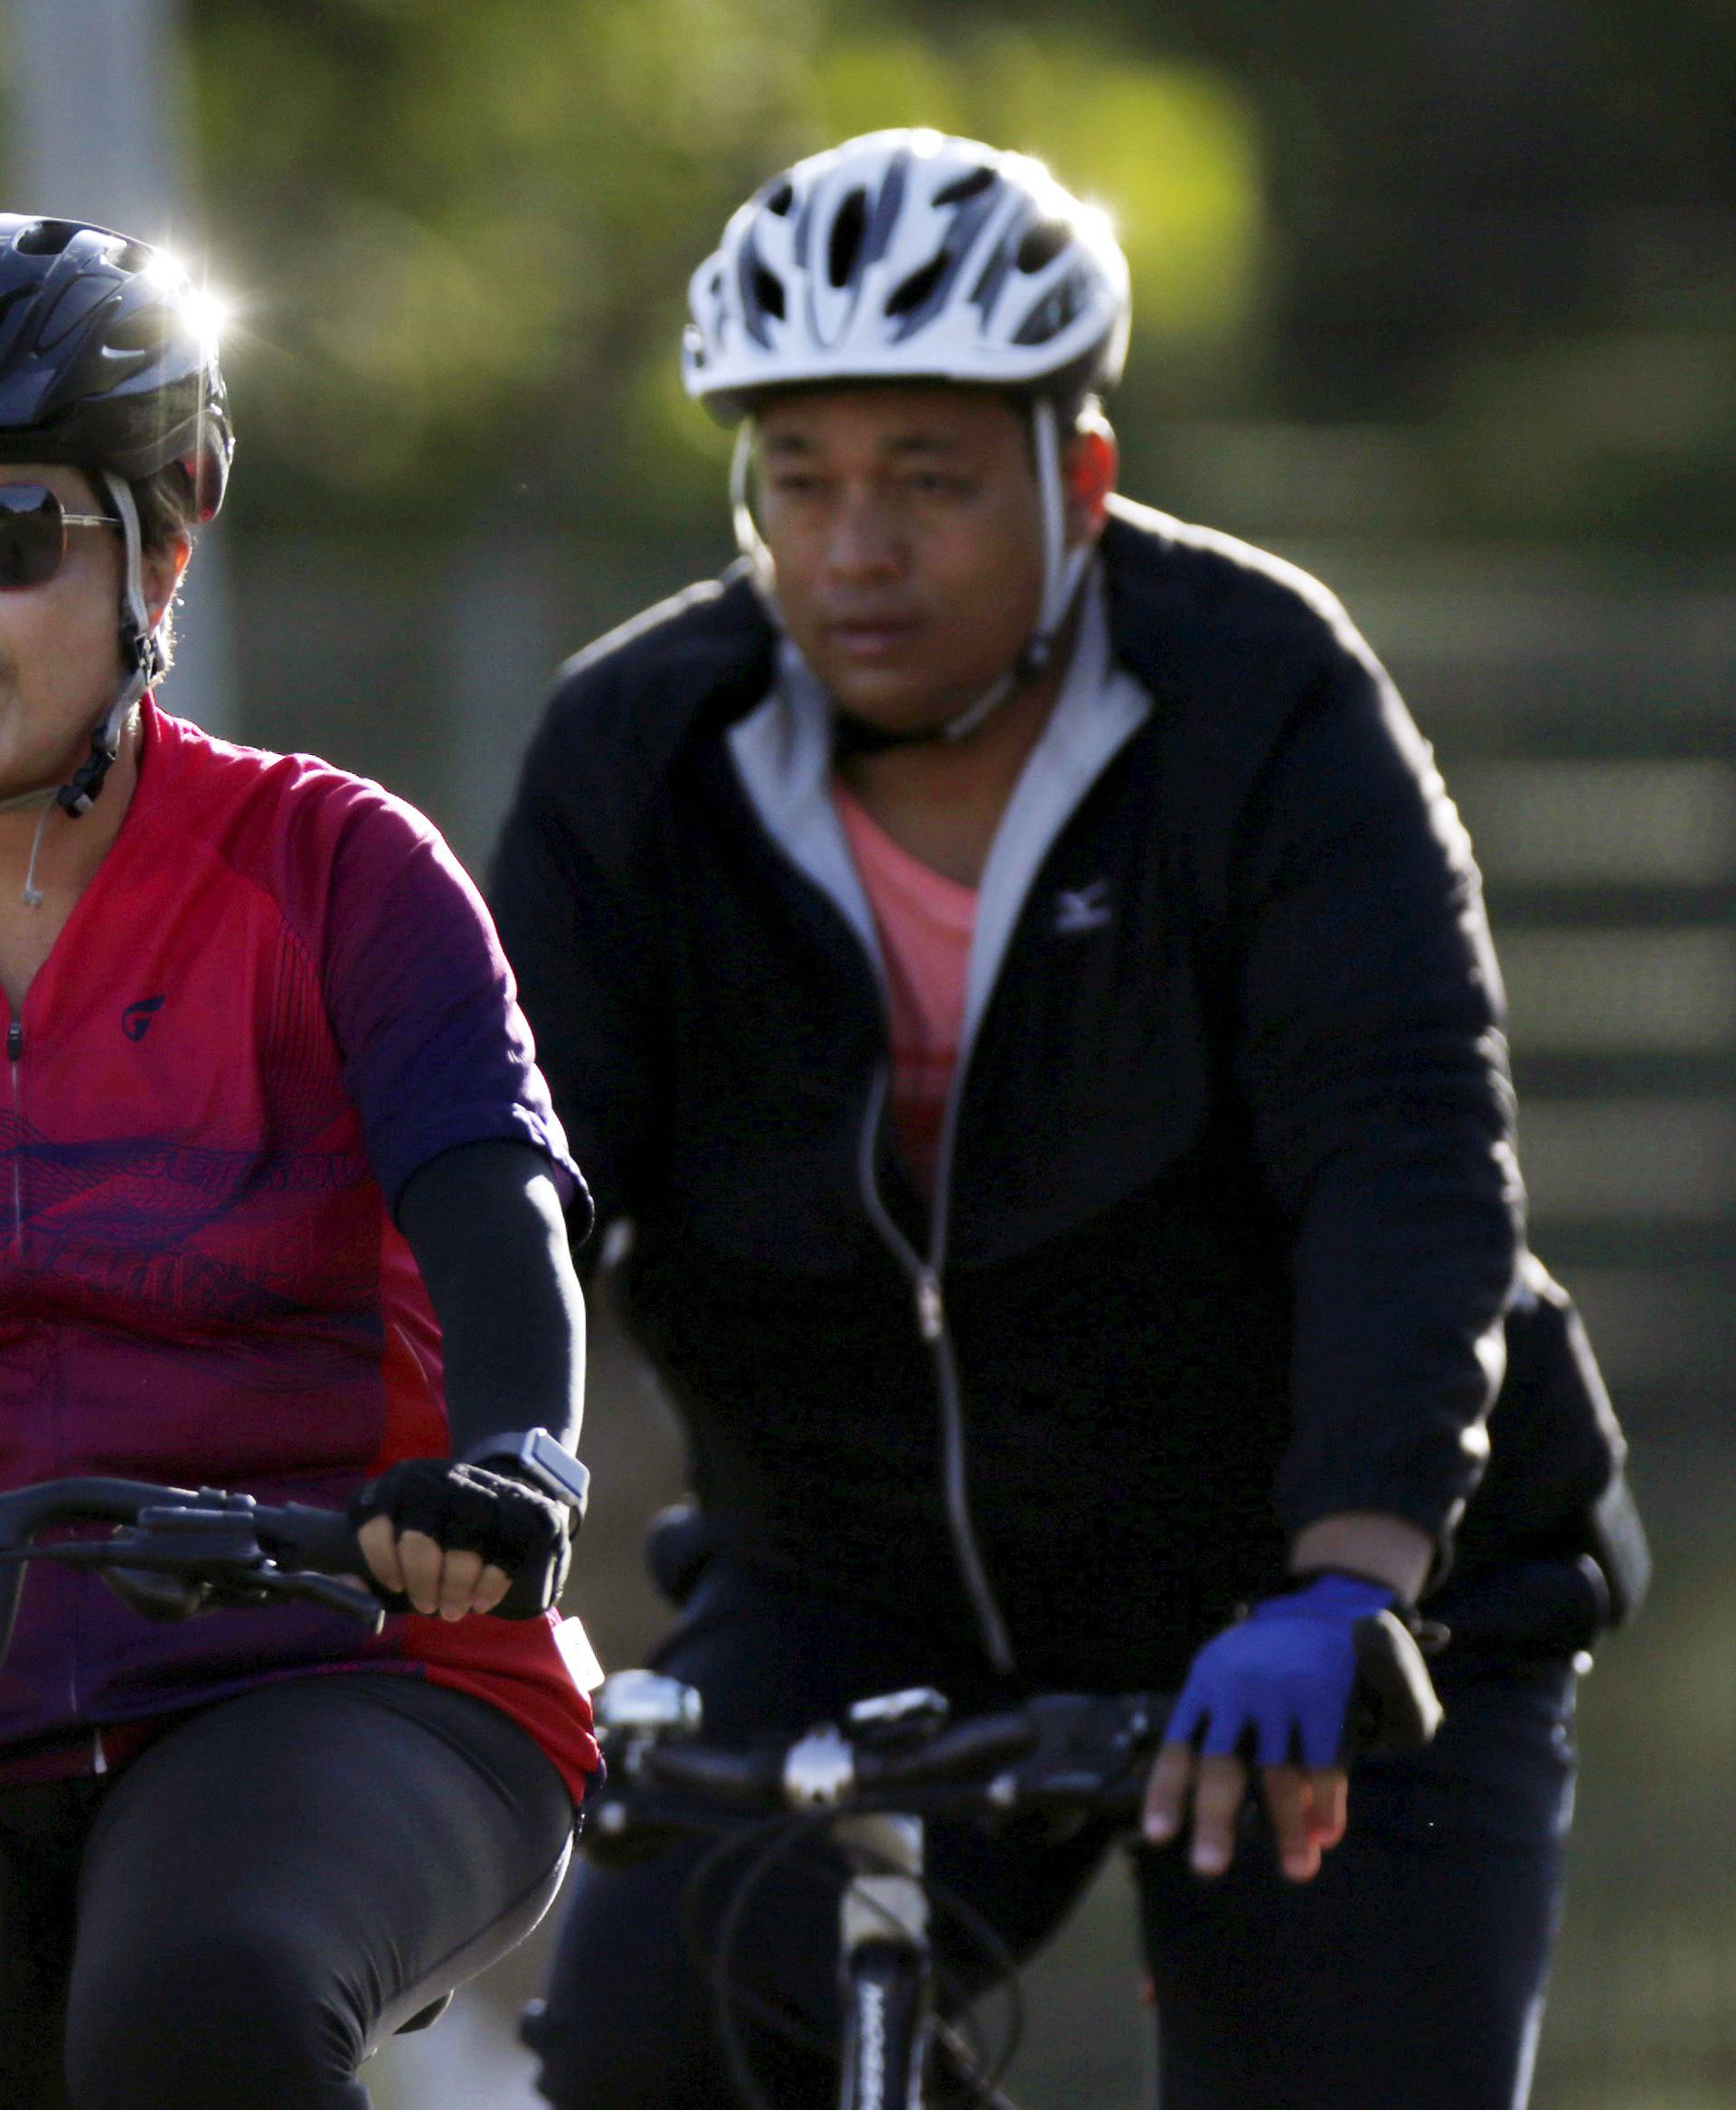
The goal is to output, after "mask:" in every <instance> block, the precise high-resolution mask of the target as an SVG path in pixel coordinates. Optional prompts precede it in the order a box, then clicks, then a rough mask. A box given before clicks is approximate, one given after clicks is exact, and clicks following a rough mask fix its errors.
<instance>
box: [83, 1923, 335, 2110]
mask: <svg viewBox="0 0 1736 2110" xmlns="http://www.w3.org/2000/svg"><path fill="white" fill-rule="evenodd" d="M365 2027H366V2023H365V2018H364V2017H363V2016H362V2015H361V2014H360V2013H359V2011H357V2009H356V2007H355V2004H354V2002H353V2001H351V2000H349V1999H347V1998H345V1997H344V1992H343V1989H342V1988H341V1987H340V1986H339V1985H338V1984H337V1983H335V1980H334V1978H333V1976H332V1974H331V1973H330V1972H329V1970H328V1969H325V1968H322V1966H321V1964H320V1959H319V1956H318V1953H317V1948H316V1945H315V1944H313V1943H312V1942H310V1941H307V1940H304V1939H299V1938H297V1935H296V1932H295V1930H294V1929H293V1928H290V1927H287V1926H284V1925H283V1924H281V1923H280V1922H273V1921H270V1920H269V1919H263V1918H260V1919H250V1918H247V1917H240V1918H236V1917H232V1916H231V1917H226V1918H225V1920H224V1921H223V1922H222V1924H221V1925H217V1926H204V1927H201V1928H198V1929H196V1930H193V1929H190V1930H186V1931H184V1932H182V1933H180V1934H178V1935H177V1936H175V1937H173V1938H172V1939H171V1940H169V1941H168V1942H167V1943H165V1944H159V1945H156V1946H154V1947H151V1948H149V1949H148V1950H147V1949H146V1948H144V1947H142V1946H141V1947H137V1948H133V1949H126V1948H122V1947H120V1946H118V1945H114V1946H111V1947H110V1949H109V1954H107V1955H105V1956H103V1957H101V1958H99V1959H95V1960H91V1961H90V1962H87V1960H86V1959H85V1958H84V1957H82V1956H80V1959H79V1960H78V1962H77V1964H75V1966H74V1970H73V1975H72V1983H71V1990H70V1996H69V2003H68V2014H67V2030H66V2070H67V2087H68V2091H69V2093H70V2095H71V2099H72V2102H73V2104H74V2105H76V2110H187V2105H190V2104H194V2103H196V2104H198V2105H200V2110H313V2106H314V2105H318V2106H319V2110H326V2106H327V2105H330V2110H339V2106H340V2105H348V2104H349V2103H350V2102H351V2101H353V2100H361V2099H362V2098H360V2097H352V2096H351V2095H350V2092H349V2090H350V2086H351V2083H352V2081H353V2079H354V2073H355V2068H356V2066H357V2064H358V2063H359V2061H360V2058H361V2056H362V2050H363V2039H364V2032H365Z"/></svg>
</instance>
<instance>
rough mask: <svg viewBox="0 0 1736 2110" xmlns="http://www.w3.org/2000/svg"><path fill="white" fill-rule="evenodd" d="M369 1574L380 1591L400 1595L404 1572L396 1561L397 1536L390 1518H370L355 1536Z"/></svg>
mask: <svg viewBox="0 0 1736 2110" xmlns="http://www.w3.org/2000/svg"><path fill="white" fill-rule="evenodd" d="M355 1542H356V1544H357V1545H358V1546H360V1547H361V1549H362V1557H363V1559H364V1560H365V1561H366V1562H367V1564H368V1568H369V1571H370V1573H371V1574H372V1575H373V1579H374V1580H375V1582H377V1583H378V1584H379V1585H380V1587H381V1588H382V1589H387V1590H395V1591H397V1592H399V1593H400V1594H401V1593H402V1590H403V1587H404V1571H403V1569H402V1568H401V1566H400V1565H399V1561H398V1534H397V1532H396V1531H394V1530H393V1529H392V1519H391V1518H390V1517H370V1518H369V1519H368V1521H367V1522H366V1523H365V1524H363V1527H362V1529H361V1530H360V1531H358V1532H357V1533H356V1534H355Z"/></svg>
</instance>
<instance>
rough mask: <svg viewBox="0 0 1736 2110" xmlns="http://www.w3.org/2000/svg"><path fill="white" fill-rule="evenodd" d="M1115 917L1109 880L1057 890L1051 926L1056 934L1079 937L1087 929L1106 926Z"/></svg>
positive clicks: (1057, 935)
mask: <svg viewBox="0 0 1736 2110" xmlns="http://www.w3.org/2000/svg"><path fill="white" fill-rule="evenodd" d="M1114 920H1115V905H1114V901H1113V899H1112V896H1111V891H1110V887H1109V881H1108V880H1106V879H1099V880H1093V881H1091V882H1090V885H1089V886H1084V887H1061V888H1060V889H1058V890H1057V891H1056V894H1055V920H1054V927H1053V928H1054V933H1055V936H1056V937H1082V936H1083V935H1084V934H1085V933H1086V932H1087V931H1091V930H1103V929H1106V928H1108V927H1109V924H1111V923H1113V922H1114Z"/></svg>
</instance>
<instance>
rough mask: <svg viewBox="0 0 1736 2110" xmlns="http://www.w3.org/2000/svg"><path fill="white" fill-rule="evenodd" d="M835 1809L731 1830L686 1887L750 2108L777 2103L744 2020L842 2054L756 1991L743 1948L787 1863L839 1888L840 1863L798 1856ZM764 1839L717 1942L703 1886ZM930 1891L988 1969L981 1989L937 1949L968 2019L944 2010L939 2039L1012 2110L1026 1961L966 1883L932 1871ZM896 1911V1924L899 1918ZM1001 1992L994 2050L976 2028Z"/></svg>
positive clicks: (977, 2090)
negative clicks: (985, 2006) (963, 1892)
mask: <svg viewBox="0 0 1736 2110" xmlns="http://www.w3.org/2000/svg"><path fill="white" fill-rule="evenodd" d="M834 1815H835V1813H832V1812H820V1813H814V1814H811V1815H810V1814H806V1813H804V1814H797V1815H784V1814H780V1815H778V1816H776V1817H772V1818H769V1819H765V1820H762V1821H761V1822H760V1823H758V1824H754V1825H751V1826H750V1827H748V1828H747V1829H746V1830H745V1831H736V1830H731V1832H730V1833H729V1834H728V1835H727V1836H726V1837H725V1838H723V1839H722V1840H721V1841H719V1842H718V1843H717V1844H716V1845H715V1846H714V1847H712V1850H711V1851H709V1852H708V1853H707V1854H706V1855H705V1856H704V1857H703V1859H702V1860H701V1861H700V1862H699V1863H698V1865H697V1866H696V1867H695V1868H694V1870H693V1873H692V1875H691V1876H690V1877H689V1878H688V1881H687V1884H686V1887H685V1890H684V1896H683V1902H682V1926H683V1934H684V1938H685V1940H686V1943H687V1945H688V1947H689V1950H690V1952H691V1953H692V1954H693V1955H694V1957H695V1959H696V1960H697V1961H699V1962H700V1963H701V1964H702V1966H703V1969H704V1971H705V1973H706V1976H707V1980H708V1985H709V1991H710V1993H711V1996H712V2011H713V2015H714V2017H715V2021H716V2025H717V2032H718V2039H719V2043H720V2046H721V2048H722V2051H723V2054H724V2060H725V2064H726V2065H727V2067H728V2068H729V2072H730V2078H731V2083H732V2084H733V2086H735V2088H736V2090H737V2091H738V2093H739V2095H740V2096H741V2101H742V2103H743V2105H745V2106H746V2110H774V2106H773V2105H771V2104H770V2103H769V2100H768V2098H767V2097H766V2096H765V2095H764V2093H763V2092H762V2090H761V2089H760V2084H759V2082H758V2081H757V2080H756V2079H755V2078H754V2077H753V2072H752V2067H751V2062H750V2058H749V2057H748V2053H747V2049H746V2047H745V2045H744V2044H743V2042H742V2039H741V2028H740V2021H741V2018H743V2017H745V2018H748V2019H750V2020H752V2021H757V2022H759V2023H760V2026H761V2027H762V2028H764V2029H765V2030H768V2031H769V2032H770V2033H771V2034H772V2035H774V2036H777V2037H780V2038H782V2039H784V2040H785V2041H786V2042H787V2043H791V2044H794V2045H795V2046H797V2048H798V2049H805V2050H809V2051H813V2052H816V2053H818V2054H820V2055H821V2056H826V2057H835V2056H836V2054H837V2050H838V2044H837V2040H836V2038H835V2036H833V2035H828V2034H826V2033H825V2032H823V2031H821V2030H816V2029H815V2028H814V2027H813V2026H812V2024H811V2023H809V2022H808V2021H807V2020H806V2019H805V2018H803V2017H801V2016H799V2015H797V2013H795V2012H794V2011H791V2010H789V2009H788V2008H785V2007H780V2006H779V2005H778V2004H777V2003H776V2002H773V2001H770V2000H769V1999H766V1998H765V1997H763V1996H762V1995H761V1994H760V1993H758V1992H754V1991H752V1990H751V1989H750V1988H749V1987H748V1986H747V1985H746V1984H745V1983H743V1982H742V1978H741V1973H739V1971H738V1970H737V1968H736V1952H737V1949H738V1948H739V1946H740V1944H741V1935H742V1929H743V1926H744V1925H745V1922H746V1917H747V1913H748V1909H749V1907H750V1905H751V1903H752V1901H753V1898H754V1897H755V1896H756V1895H757V1894H758V1892H759V1891H760V1888H761V1887H762V1885H763V1884H764V1883H765V1882H766V1881H767V1879H769V1877H770V1875H771V1874H772V1872H773V1871H774V1870H776V1869H777V1868H778V1866H779V1865H780V1864H783V1863H792V1864H793V1872H795V1871H799V1872H800V1873H801V1874H802V1875H803V1876H805V1877H807V1878H809V1879H812V1880H813V1881H814V1882H815V1883H816V1884H819V1885H822V1886H824V1887H825V1888H826V1889H827V1890H828V1891H832V1890H833V1889H835V1881H836V1877H837V1873H838V1871H837V1870H836V1869H835V1867H826V1868H821V1867H819V1866H817V1865H816V1864H813V1863H811V1862H810V1863H808V1864H807V1865H806V1866H804V1865H803V1864H802V1863H801V1862H799V1861H794V1860H793V1857H794V1856H795V1854H796V1853H797V1850H798V1849H799V1848H800V1847H802V1846H804V1845H806V1844H807V1843H808V1842H810V1841H812V1840H815V1839H817V1838H821V1837H823V1836H824V1834H825V1833H826V1831H827V1829H828V1828H829V1826H830V1824H831V1822H832V1820H833V1816H834ZM768 1834H769V1836H768ZM762 1842H763V1843H762ZM756 1846H758V1847H760V1851H759V1852H758V1853H757V1855H756V1856H755V1858H754V1859H753V1860H752V1861H751V1863H750V1866H749V1867H748V1868H747V1870H745V1871H744V1872H743V1874H742V1875H741V1877H739V1878H738V1879H737V1880H736V1883H735V1885H734V1888H733V1889H732V1890H731V1894H730V1898H729V1901H728V1903H727V1905H726V1906H725V1907H724V1909H723V1912H722V1916H721V1917H720V1919H719V1922H718V1926H717V1929H716V1933H715V1935H714V1936H713V1937H712V1939H711V1940H710V1941H709V1942H708V1941H707V1940H706V1938H705V1936H704V1933H703V1928H702V1927H701V1925H700V1917H701V1909H700V1908H701V1906H702V1903H703V1892H704V1890H705V1889H706V1887H707V1886H708V1885H710V1884H711V1883H712V1881H713V1879H715V1877H716V1876H717V1874H718V1872H719V1870H722V1868H723V1867H725V1866H726V1865H727V1864H728V1863H729V1862H730V1861H731V1860H734V1859H737V1858H739V1857H740V1856H741V1855H742V1854H744V1853H747V1852H748V1851H750V1850H751V1849H753V1848H754V1847H756ZM858 1859H859V1860H860V1861H862V1862H863V1864H864V1865H867V1866H869V1867H871V1868H872V1866H873V1857H870V1856H866V1855H862V1854H860V1853H859V1854H858ZM885 1872H889V1873H890V1872H895V1871H893V1870H892V1867H891V1864H890V1863H888V1864H886V1866H885ZM922 1889H923V1893H924V1895H925V1897H926V1898H928V1900H929V1906H930V1907H931V1908H932V1910H933V1911H934V1913H935V1915H936V1917H938V1918H939V1919H941V1920H943V1921H946V1922H948V1923H950V1925H951V1926H953V1927H954V1928H955V1929H956V1930H957V1931H958V1932H959V1933H962V1934H963V1935H964V1936H966V1937H967V1944H968V1945H969V1946H970V1947H973V1948H974V1949H975V1950H976V1951H977V1955H978V1957H979V1958H980V1960H981V1962H982V1964H984V1965H985V1966H986V1981H985V1983H984V1984H983V1986H982V1987H981V1989H980V1990H979V1991H977V1992H976V1993H975V1994H973V1993H972V1992H971V1991H970V1989H969V1987H968V1985H967V1983H966V1981H965V1978H964V1976H963V1974H962V1973H961V1972H960V1971H959V1970H958V1969H955V1968H954V1967H953V1966H951V1965H950V1964H947V1963H945V1962H944V1961H942V1959H941V1957H940V1956H939V1955H938V1954H936V1955H934V1957H933V1968H934V1973H935V1983H936V1989H937V1992H939V1994H940V1995H941V2002H942V2004H946V2005H954V2006H956V2008H957V2011H958V2017H959V2020H958V2021H953V2020H951V2019H949V2018H948V2017H945V2016H943V2015H937V2016H936V2017H935V2018H934V2030H935V2034H936V2037H937V2039H939V2044H940V2046H941V2047H942V2048H943V2049H944V2052H945V2054H946V2056H947V2058H948V2062H949V2068H950V2070H949V2072H948V2081H949V2082H950V2083H951V2084H953V2085H954V2086H956V2087H958V2088H962V2089H963V2090H964V2091H966V2099H967V2100H968V2101H970V2102H972V2103H974V2104H975V2105H978V2106H979V2110H1011V2105H1008V2103H1007V2099H1006V2098H1005V2096H1002V2095H1000V2094H999V2092H998V2089H999V2083H1000V2081H1001V2079H1002V2077H1004V2076H1005V2073H1006V2071H1007V2069H1008V2068H1009V2067H1010V2066H1011V2064H1012V2061H1013V2059H1014V2056H1015V2055H1016V2053H1017V2050H1018V2047H1019V2045H1020V2043H1021V2042H1022V2041H1023V2039H1024V2023H1025V2007H1024V1994H1023V1992H1022V1991H1021V1989H1020V1986H1019V1983H1018V1964H1017V1960H1016V1959H1015V1957H1014V1955H1013V1953H1012V1951H1011V1950H1010V1949H1009V1947H1008V1946H1007V1945H1006V1943H1005V1941H1004V1940H1003V1939H1002V1938H1001V1936H1000V1935H999V1934H998V1933H997V1932H996V1931H995V1928H994V1927H993V1926H991V1925H990V1924H989V1922H988V1921H987V1920H986V1918H985V1917H984V1916H983V1915H982V1914H981V1913H979V1912H978V1911H977V1909H976V1907H974V1906H972V1905H970V1904H968V1903H967V1901H966V1900H965V1899H964V1898H962V1897H960V1896H959V1895H958V1893H957V1892H956V1891H954V1890H952V1889H949V1888H948V1886H947V1885H945V1884H942V1883H937V1882H936V1881H934V1880H933V1879H932V1878H927V1877H925V1878H924V1879H922ZM887 1917H888V1920H889V1924H891V1923H892V1916H891V1915H890V1914H889V1915H888V1916H887ZM997 1992H998V1993H1000V1994H1001V1995H1002V1996H1003V1997H1004V1998H1005V2002H1006V2011H1007V2020H1006V2024H1005V2031H1004V2034H1003V2037H1002V2041H1001V2042H1000V2043H999V2044H997V2045H996V2046H995V2050H994V2054H993V2056H992V2057H991V2056H990V2055H989V2052H988V2049H987V2046H986V2043H984V2042H983V2041H982V2039H981V2038H980V2036H979V2035H978V2033H977V2030H976V2029H975V2027H974V2026H973V2024H974V2011H975V2010H976V2009H977V2007H978V2006H980V2005H981V2003H982V2002H984V2001H985V2000H986V1999H988V1998H989V1997H991V1996H993V1995H994V1994H995V1993H997Z"/></svg>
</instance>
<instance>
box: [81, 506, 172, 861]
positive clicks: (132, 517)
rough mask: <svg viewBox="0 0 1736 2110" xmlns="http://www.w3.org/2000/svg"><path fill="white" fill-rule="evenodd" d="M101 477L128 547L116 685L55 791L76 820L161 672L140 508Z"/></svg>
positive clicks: (92, 797) (91, 799)
mask: <svg viewBox="0 0 1736 2110" xmlns="http://www.w3.org/2000/svg"><path fill="white" fill-rule="evenodd" d="M102 480H103V483H104V485H106V486H107V487H108V492H109V499H110V501H111V502H112V504H113V505H114V508H115V512H116V513H117V514H118V517H119V520H120V525H121V533H122V536H123V537H124V539H125V542H126V545H127V557H126V576H125V579H124V580H123V583H122V586H121V595H120V664H121V669H122V672H121V679H120V686H119V688H118V690H117V691H116V692H115V697H114V701H113V702H111V703H110V704H109V708H108V709H107V710H106V711H104V712H103V714H102V717H101V719H100V721H99V723H98V725H97V728H96V730H95V731H94V732H93V733H92V734H91V735H90V753H89V754H88V755H87V756H86V757H85V758H84V760H83V761H82V762H80V765H79V767H78V768H77V769H76V770H75V771H74V772H73V775H72V778H71V782H70V783H67V784H62V785H61V788H60V789H59V791H58V792H56V793H55V795H54V796H55V803H56V804H57V805H59V806H60V809H61V812H62V813H63V814H68V815H71V817H72V819H74V820H78V819H80V818H81V817H82V816H83V815H85V814H88V813H89V812H90V808H91V807H92V806H93V805H95V804H96V803H97V800H98V799H99V797H100V796H102V787H103V784H104V782H105V781H106V780H107V777H108V775H109V770H110V769H112V768H114V766H115V764H116V762H118V760H119V758H120V736H121V733H122V731H123V730H124V729H125V727H126V724H127V719H128V718H129V717H130V716H131V715H132V712H133V710H134V708H135V706H136V705H137V702H138V701H139V698H140V697H141V696H143V695H144V693H145V692H146V690H147V689H149V688H150V687H151V686H152V685H153V684H154V683H156V682H157V681H160V680H161V678H162V675H163V671H164V670H163V654H162V650H161V647H160V646H159V645H158V643H157V636H156V631H155V630H153V629H152V628H151V627H150V625H149V624H148V623H147V621H146V613H145V586H144V550H143V545H142V542H141V538H140V535H139V529H138V508H137V505H136V504H134V502H133V494H132V488H131V486H130V485H128V484H127V479H126V478H125V477H124V476H116V475H115V473H114V471H113V470H112V469H104V470H103V471H102Z"/></svg>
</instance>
